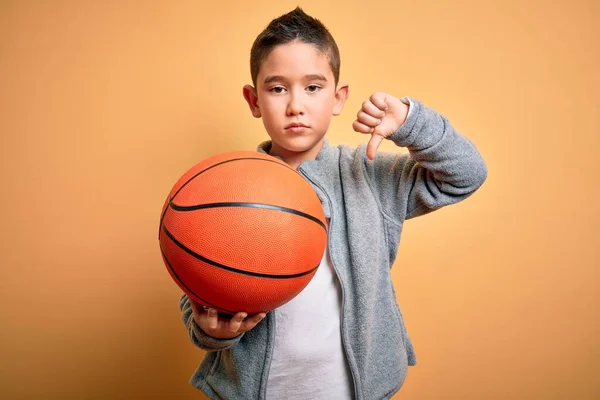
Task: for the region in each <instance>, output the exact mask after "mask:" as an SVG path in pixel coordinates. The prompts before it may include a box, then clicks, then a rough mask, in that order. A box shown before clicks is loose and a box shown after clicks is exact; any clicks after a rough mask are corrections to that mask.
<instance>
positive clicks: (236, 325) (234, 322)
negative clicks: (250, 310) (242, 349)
mask: <svg viewBox="0 0 600 400" xmlns="http://www.w3.org/2000/svg"><path fill="white" fill-rule="evenodd" d="M247 316H248V314H246V313H243V312H240V313H237V314H235V315H234V316H233V318H231V319H230V320H229V324H227V325H228V326H227V329H228V330H229V331H230V332H237V331H238V330H239V329H240V325H242V322H244V318H246V317H247Z"/></svg>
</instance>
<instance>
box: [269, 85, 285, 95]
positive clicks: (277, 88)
mask: <svg viewBox="0 0 600 400" xmlns="http://www.w3.org/2000/svg"><path fill="white" fill-rule="evenodd" d="M284 91H285V88H284V87H283V86H273V87H272V88H271V89H269V92H273V93H283V92H284Z"/></svg>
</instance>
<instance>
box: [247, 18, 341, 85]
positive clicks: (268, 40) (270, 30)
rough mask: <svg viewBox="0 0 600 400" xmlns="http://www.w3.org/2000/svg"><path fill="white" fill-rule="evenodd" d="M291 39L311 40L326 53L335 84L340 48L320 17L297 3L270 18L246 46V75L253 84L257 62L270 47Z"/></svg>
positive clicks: (304, 41) (285, 42) (263, 57)
mask: <svg viewBox="0 0 600 400" xmlns="http://www.w3.org/2000/svg"><path fill="white" fill-rule="evenodd" d="M294 41H300V42H303V43H307V44H312V45H314V46H315V47H316V48H317V49H319V51H320V52H321V53H323V54H324V55H326V56H327V58H328V59H329V65H330V67H331V71H332V72H333V77H334V79H335V84H336V85H337V83H338V82H339V79H340V51H339V49H338V47H337V44H336V43H335V40H334V39H333V36H331V33H329V30H327V28H326V27H325V25H323V24H322V23H321V21H319V20H318V19H316V18H313V17H311V16H310V15H308V14H306V13H305V12H304V11H302V9H301V8H300V7H297V8H296V9H295V10H294V11H291V12H289V13H287V14H284V15H282V16H281V17H279V18H275V19H274V20H273V21H271V23H270V24H269V25H268V26H267V27H266V28H265V30H263V31H262V32H261V33H260V34H259V35H258V36H257V37H256V39H255V40H254V44H253V45H252V49H251V50H250V75H251V76H252V83H253V84H254V86H256V78H257V77H258V72H259V70H260V66H261V63H262V62H263V61H264V60H265V59H266V58H267V57H268V56H269V54H270V53H271V51H272V50H273V49H274V48H275V47H277V46H279V45H282V44H288V43H291V42H294Z"/></svg>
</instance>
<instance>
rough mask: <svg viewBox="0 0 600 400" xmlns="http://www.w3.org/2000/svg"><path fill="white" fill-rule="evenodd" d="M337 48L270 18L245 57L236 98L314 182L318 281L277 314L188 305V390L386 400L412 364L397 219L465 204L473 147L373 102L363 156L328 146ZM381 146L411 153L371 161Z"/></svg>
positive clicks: (478, 175) (342, 89)
mask: <svg viewBox="0 0 600 400" xmlns="http://www.w3.org/2000/svg"><path fill="white" fill-rule="evenodd" d="M339 71H340V57H339V52H338V48H337V45H336V43H335V41H334V39H333V37H332V36H331V35H330V33H329V32H328V31H327V29H326V28H325V26H323V25H322V24H321V23H320V22H319V21H318V20H316V19H314V18H312V17H310V16H308V15H307V14H305V13H304V12H303V11H302V10H301V9H300V8H297V9H296V10H294V11H292V12H290V13H288V14H285V15H283V16H281V17H279V18H277V19H275V20H273V21H272V22H271V23H270V24H269V25H268V27H267V28H266V29H265V30H264V31H263V32H262V33H261V34H260V35H259V36H258V37H257V38H256V40H255V42H254V44H253V46H252V50H251V74H252V81H253V86H250V85H246V86H245V87H244V90H243V93H244V98H245V99H246V101H247V102H248V105H249V107H250V111H251V112H252V115H254V116H255V117H256V118H262V121H263V123H264V126H265V129H266V131H267V133H268V134H269V136H270V138H271V141H268V142H265V143H262V144H261V145H260V146H259V148H258V150H259V151H261V152H265V153H268V154H271V155H273V156H275V157H279V158H281V159H282V160H283V161H285V162H286V163H288V164H289V165H291V166H292V167H294V168H296V169H297V170H298V172H299V173H300V174H302V175H303V176H304V177H305V178H306V179H307V180H308V182H310V183H311V184H312V186H313V188H314V189H315V191H316V192H317V194H318V195H319V198H320V199H321V201H322V204H323V209H324V211H325V215H326V217H327V221H328V246H327V249H326V251H325V254H324V255H323V259H322V263H321V265H320V266H319V269H318V272H317V274H316V275H315V277H314V278H313V280H312V281H311V282H310V284H309V285H308V286H307V287H306V288H305V290H303V291H302V292H301V293H300V294H299V295H298V296H297V297H295V298H294V299H293V300H292V301H290V302H289V303H287V304H285V305H283V306H282V307H280V308H278V309H276V310H273V311H272V312H270V313H268V314H267V315H265V314H259V315H252V316H247V315H246V314H245V313H238V314H237V315H235V316H234V317H233V318H231V320H226V319H223V318H220V317H219V316H218V313H217V312H216V311H215V310H212V309H210V310H206V309H204V308H203V307H202V306H201V305H199V304H196V303H193V302H190V300H189V298H188V297H187V296H185V295H184V296H183V297H182V299H181V302H180V307H181V310H182V314H183V321H184V322H185V324H186V326H187V328H188V331H189V334H190V337H191V340H192V341H193V343H194V344H195V345H197V346H198V347H200V348H202V349H204V350H206V351H207V354H206V356H205V358H204V360H203V362H202V363H201V365H200V367H199V368H198V370H197V371H196V373H195V374H194V376H193V377H192V379H191V383H192V384H193V385H194V386H195V387H197V388H199V389H200V390H202V391H203V392H204V393H205V394H206V395H207V396H208V397H210V398H213V399H351V398H354V399H387V398H390V397H391V396H392V395H393V394H394V393H395V392H397V391H398V390H399V389H400V387H401V386H402V383H403V382H404V379H405V376H406V372H407V366H409V365H414V364H415V355H414V352H413V348H412V344H411V342H410V339H409V337H408V335H407V332H406V328H405V325H404V321H403V319H402V314H401V313H400V310H399V308H398V305H397V302H396V297H395V293H394V289H393V285H392V280H391V277H390V273H389V270H390V268H391V266H392V264H393V262H394V260H395V258H396V253H397V250H398V246H399V241H400V235H401V231H402V227H403V223H404V221H405V220H406V219H408V218H413V217H416V216H419V215H422V214H425V213H428V212H431V211H433V210H436V209H438V208H440V207H442V206H446V205H448V204H452V203H456V202H458V201H460V200H463V199H465V198H466V197H468V196H469V195H471V194H472V193H473V192H474V191H475V190H476V189H477V188H478V187H479V186H481V184H482V183H483V181H484V180H485V178H486V176H487V170H486V166H485V163H484V161H483V160H482V158H481V156H480V154H479V153H478V151H477V150H476V149H475V147H474V146H473V144H472V143H471V142H470V141H468V140H467V139H466V138H464V137H463V136H461V135H460V134H459V133H457V132H456V131H455V130H454V128H453V127H452V126H451V125H450V124H449V122H448V121H447V120H446V118H444V117H443V116H442V115H440V114H438V113H436V112H435V111H433V110H432V109H430V108H427V107H425V106H424V105H422V104H421V103H420V102H418V101H416V100H413V99H408V98H402V99H398V98H396V97H394V96H392V95H390V94H387V93H375V94H373V95H372V96H371V97H370V98H369V99H367V100H366V101H365V102H364V103H363V104H362V108H361V110H360V111H359V112H358V114H357V119H356V121H354V124H353V128H354V130H355V131H357V132H359V133H363V134H367V135H370V139H369V142H368V145H366V146H365V145H361V146H359V148H358V149H352V148H350V147H348V146H337V147H334V146H332V145H330V144H329V143H328V141H327V140H326V139H325V134H326V132H327V129H328V127H329V124H330V121H331V117H332V116H333V115H338V114H340V113H341V111H342V108H343V107H344V103H345V101H346V99H347V97H348V85H346V84H344V83H340V82H339ZM384 139H388V140H391V141H392V142H394V143H395V144H396V145H398V146H401V147H407V148H408V150H409V155H406V154H400V153H397V154H396V153H378V154H376V150H377V147H378V146H379V144H380V143H381V142H382V141H383V140H384Z"/></svg>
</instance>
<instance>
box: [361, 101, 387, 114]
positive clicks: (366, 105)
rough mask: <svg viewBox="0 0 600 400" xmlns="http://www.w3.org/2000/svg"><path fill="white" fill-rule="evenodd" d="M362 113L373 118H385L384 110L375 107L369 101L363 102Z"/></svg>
mask: <svg viewBox="0 0 600 400" xmlns="http://www.w3.org/2000/svg"><path fill="white" fill-rule="evenodd" d="M362 111H364V112H366V113H367V114H369V115H372V116H373V117H375V118H380V119H381V118H383V117H385V111H384V109H381V108H379V107H377V106H376V105H375V104H374V103H373V102H372V101H371V99H369V100H365V101H364V102H363V104H362Z"/></svg>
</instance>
